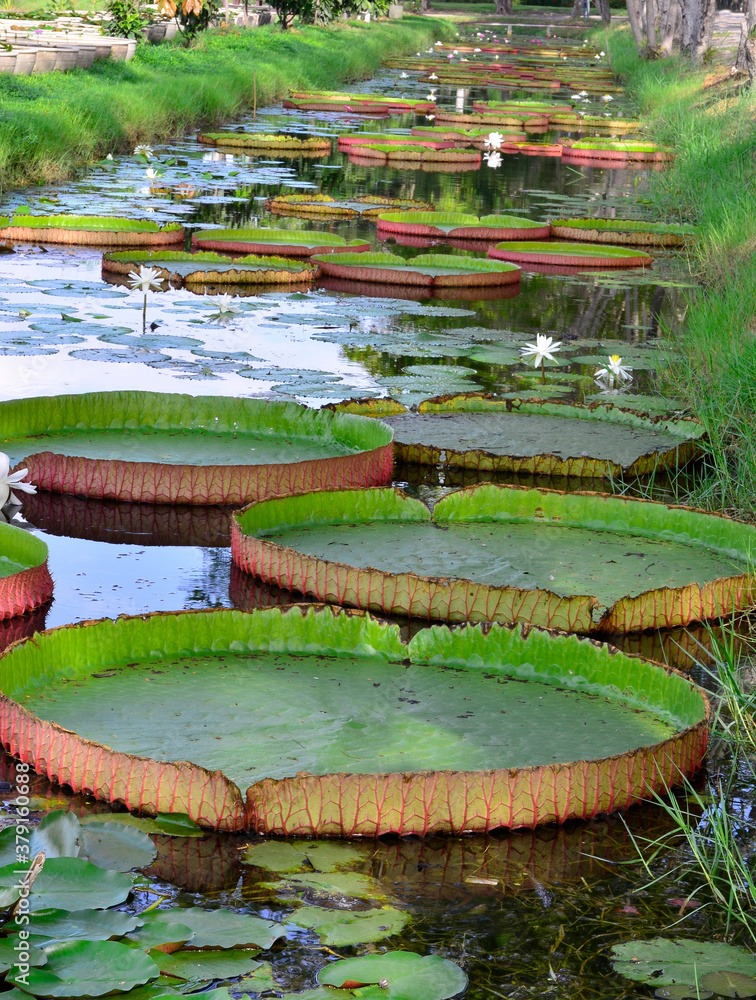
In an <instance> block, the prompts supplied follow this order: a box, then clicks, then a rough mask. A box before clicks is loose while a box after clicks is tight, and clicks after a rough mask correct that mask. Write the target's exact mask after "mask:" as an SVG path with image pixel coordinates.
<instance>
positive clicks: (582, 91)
mask: <svg viewBox="0 0 756 1000" xmlns="http://www.w3.org/2000/svg"><path fill="white" fill-rule="evenodd" d="M587 96H588V91H587V90H581V91H580V93H579V94H578V97H587Z"/></svg>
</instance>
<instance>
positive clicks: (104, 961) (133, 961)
mask: <svg viewBox="0 0 756 1000" xmlns="http://www.w3.org/2000/svg"><path fill="white" fill-rule="evenodd" d="M45 954H46V955H47V962H46V963H45V965H44V966H43V967H42V968H32V969H29V970H28V972H24V971H22V970H20V969H18V968H13V969H11V970H10V972H9V973H8V976H7V980H8V982H10V983H14V984H16V985H18V986H20V987H21V988H22V989H23V990H25V991H26V992H27V993H31V994H32V995H33V996H40V997H99V996H102V995H103V994H105V993H112V992H115V991H118V992H125V991H127V990H129V989H131V988H132V987H133V986H138V985H140V984H142V983H146V982H147V981H148V980H150V979H154V978H155V977H156V976H157V974H158V969H157V966H156V965H155V963H154V962H153V961H152V960H151V959H150V958H148V957H147V955H145V954H144V953H143V952H141V951H138V950H137V949H135V948H127V947H126V945H123V944H119V943H118V942H117V941H61V942H58V943H55V944H51V945H49V946H48V947H47V948H46V949H45Z"/></svg>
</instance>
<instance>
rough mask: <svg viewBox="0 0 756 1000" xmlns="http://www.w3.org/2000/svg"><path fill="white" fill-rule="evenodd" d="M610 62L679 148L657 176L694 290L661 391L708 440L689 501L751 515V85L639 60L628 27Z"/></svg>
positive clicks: (755, 387)
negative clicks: (683, 233) (685, 241)
mask: <svg viewBox="0 0 756 1000" xmlns="http://www.w3.org/2000/svg"><path fill="white" fill-rule="evenodd" d="M599 38H600V42H601V45H602V47H603V48H605V50H606V51H607V53H608V55H609V57H610V60H611V64H612V68H613V69H614V70H615V72H617V73H618V74H620V75H621V76H622V77H624V81H625V87H626V91H627V93H628V95H629V96H630V97H631V98H633V99H634V100H635V101H636V102H637V104H638V105H639V108H640V111H641V113H642V118H643V119H644V122H645V125H646V128H645V131H646V133H647V134H648V135H649V137H650V138H652V139H653V140H654V141H655V142H658V143H661V144H662V145H664V146H669V147H672V148H673V149H674V153H675V160H674V163H673V164H672V165H671V166H670V167H669V169H667V170H666V171H664V172H663V173H660V174H656V175H654V176H653V178H652V181H651V183H652V189H651V200H650V207H651V208H652V209H653V210H654V212H655V214H656V215H657V217H658V218H659V219H660V221H664V222H671V223H682V224H694V225H696V226H697V227H698V239H697V241H696V243H695V244H694V246H693V248H692V266H693V269H694V272H695V275H696V277H697V278H698V279H699V280H700V282H701V287H700V288H698V289H694V290H692V291H691V292H690V293H689V294H688V299H687V313H686V316H685V319H684V322H683V323H682V324H681V329H680V331H679V333H677V334H676V340H677V348H678V351H679V353H680V354H681V360H680V361H679V362H677V363H676V364H674V365H673V366H671V367H670V369H669V371H668V372H667V373H666V380H667V381H668V383H669V384H668V385H667V386H665V387H664V388H665V391H668V392H671V393H673V394H675V395H676V396H678V397H679V398H681V399H682V400H684V402H685V403H686V404H687V405H688V406H689V407H690V409H691V410H692V411H693V413H694V414H695V415H696V417H697V418H698V419H699V420H700V421H701V422H702V423H703V425H704V427H705V428H706V432H707V435H708V443H707V445H706V454H705V457H704V461H703V463H702V466H701V469H700V471H699V474H698V475H697V476H696V477H695V479H694V481H693V483H692V487H691V488H690V489H689V491H688V492H687V493H686V494H685V495H684V496H683V497H681V499H683V500H685V501H686V502H688V503H693V504H696V505H700V506H705V507H709V508H715V509H726V510H729V511H731V512H735V513H739V514H741V515H743V516H748V517H753V516H754V515H756V162H754V155H753V148H754V147H753V122H754V117H755V116H756V90H752V89H745V90H743V91H741V92H738V91H737V90H735V89H734V86H733V85H732V84H725V85H724V86H725V87H726V88H727V89H726V90H725V91H724V92H723V91H722V89H720V88H716V87H712V88H709V89H707V88H706V87H705V82H706V79H705V74H704V71H702V70H700V71H695V70H691V69H690V67H689V64H687V63H686V62H684V61H683V60H679V59H675V58H670V59H660V60H654V61H644V60H642V59H640V58H639V56H638V55H637V52H636V50H635V46H634V43H633V40H632V36H631V34H630V31H629V30H628V29H618V30H612V31H609V32H607V33H605V34H602V35H601V36H599Z"/></svg>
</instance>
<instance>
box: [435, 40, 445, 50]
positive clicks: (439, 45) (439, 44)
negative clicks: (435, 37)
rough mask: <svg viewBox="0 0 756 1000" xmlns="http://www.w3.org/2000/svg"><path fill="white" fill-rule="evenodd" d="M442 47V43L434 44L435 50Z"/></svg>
mask: <svg viewBox="0 0 756 1000" xmlns="http://www.w3.org/2000/svg"><path fill="white" fill-rule="evenodd" d="M443 45H444V43H443V42H436V46H435V47H436V48H437V49H440V48H443Z"/></svg>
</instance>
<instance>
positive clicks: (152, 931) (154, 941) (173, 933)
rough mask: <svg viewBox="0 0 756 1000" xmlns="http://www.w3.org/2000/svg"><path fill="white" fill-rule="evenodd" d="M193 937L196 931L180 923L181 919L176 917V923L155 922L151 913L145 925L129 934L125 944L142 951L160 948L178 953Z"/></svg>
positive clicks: (145, 920)
mask: <svg viewBox="0 0 756 1000" xmlns="http://www.w3.org/2000/svg"><path fill="white" fill-rule="evenodd" d="M193 937H194V931H193V930H192V929H191V927H187V925H186V924H182V923H179V917H176V922H175V923H174V922H169V921H168V920H155V918H154V914H152V913H150V914H148V915H147V916H145V918H144V924H143V925H142V926H141V927H140V928H139V929H138V930H135V931H134V932H133V933H131V934H129V935H128V937H127V938H126V941H125V942H124V943H126V944H128V943H131V944H133V946H134V947H135V948H141V949H142V951H150V949H152V948H160V950H161V951H165V952H168V953H170V952H171V951H178V949H179V948H180V947H181V946H182V945H184V944H186V942H187V941H191V940H192V938H193ZM165 945H173V946H174V947H169V948H166V947H164V946H165Z"/></svg>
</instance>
